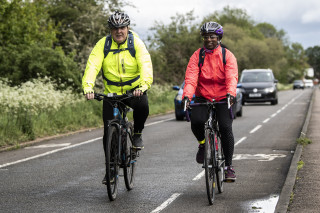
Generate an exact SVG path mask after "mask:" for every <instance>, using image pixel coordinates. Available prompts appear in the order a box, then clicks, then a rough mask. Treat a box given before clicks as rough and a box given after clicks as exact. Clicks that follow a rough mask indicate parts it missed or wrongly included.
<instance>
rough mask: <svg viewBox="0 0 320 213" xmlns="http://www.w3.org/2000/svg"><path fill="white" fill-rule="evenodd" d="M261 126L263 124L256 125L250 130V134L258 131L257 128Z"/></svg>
mask: <svg viewBox="0 0 320 213" xmlns="http://www.w3.org/2000/svg"><path fill="white" fill-rule="evenodd" d="M261 127H262V125H258V126H256V127H255V128H254V129H253V130H251V131H250V134H252V133H254V132H255V131H257V130H258V129H260V128H261Z"/></svg>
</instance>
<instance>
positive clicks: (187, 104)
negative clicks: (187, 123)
mask: <svg viewBox="0 0 320 213" xmlns="http://www.w3.org/2000/svg"><path fill="white" fill-rule="evenodd" d="M189 105H190V100H189V98H188V97H187V96H184V98H183V100H182V101H181V107H182V109H185V110H187V109H188V108H189ZM185 106H186V108H184V107H185Z"/></svg>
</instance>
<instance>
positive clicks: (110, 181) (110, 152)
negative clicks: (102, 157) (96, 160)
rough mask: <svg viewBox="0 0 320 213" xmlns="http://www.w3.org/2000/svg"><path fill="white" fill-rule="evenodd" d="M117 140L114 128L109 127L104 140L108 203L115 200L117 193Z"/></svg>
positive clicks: (116, 132)
mask: <svg viewBox="0 0 320 213" xmlns="http://www.w3.org/2000/svg"><path fill="white" fill-rule="evenodd" d="M118 138H119V135H118V131H117V129H116V127H114V126H110V128H109V130H108V136H107V139H106V140H107V141H106V181H107V182H106V185H107V191H108V196H109V200H110V201H113V200H115V199H116V197H117V193H118V176H119V175H118V174H119V165H118Z"/></svg>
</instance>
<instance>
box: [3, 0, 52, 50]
mask: <svg viewBox="0 0 320 213" xmlns="http://www.w3.org/2000/svg"><path fill="white" fill-rule="evenodd" d="M44 2H45V1H42V0H37V1H31V0H26V1H22V0H13V1H11V3H9V2H8V1H5V2H3V3H1V5H2V6H1V11H2V12H1V14H0V15H1V16H0V21H1V22H0V38H1V39H0V44H1V46H7V45H9V44H12V45H21V44H24V45H30V44H37V43H39V42H40V43H42V44H43V45H45V46H46V47H50V46H52V44H53V42H54V41H55V39H56V38H55V36H56V29H55V27H54V24H53V23H52V21H51V20H50V19H49V16H48V14H47V13H46V9H45V7H44Z"/></svg>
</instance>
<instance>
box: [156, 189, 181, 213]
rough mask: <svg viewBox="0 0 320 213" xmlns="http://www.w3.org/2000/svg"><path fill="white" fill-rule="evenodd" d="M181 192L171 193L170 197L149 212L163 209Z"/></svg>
mask: <svg viewBox="0 0 320 213" xmlns="http://www.w3.org/2000/svg"><path fill="white" fill-rule="evenodd" d="M180 195H181V194H180V193H174V194H173V195H171V197H170V198H169V199H168V200H166V201H164V202H163V203H162V204H161V205H160V206H158V207H157V208H156V209H155V210H153V211H152V212H151V213H158V212H160V211H162V210H163V209H165V208H166V207H167V206H168V205H169V204H170V203H172V202H173V201H174V200H175V199H177V197H179V196H180Z"/></svg>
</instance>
